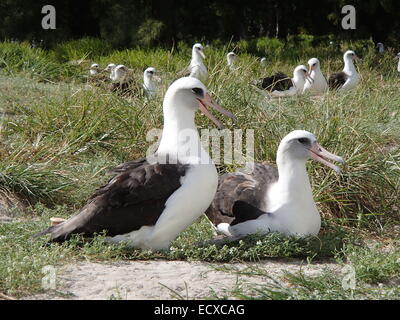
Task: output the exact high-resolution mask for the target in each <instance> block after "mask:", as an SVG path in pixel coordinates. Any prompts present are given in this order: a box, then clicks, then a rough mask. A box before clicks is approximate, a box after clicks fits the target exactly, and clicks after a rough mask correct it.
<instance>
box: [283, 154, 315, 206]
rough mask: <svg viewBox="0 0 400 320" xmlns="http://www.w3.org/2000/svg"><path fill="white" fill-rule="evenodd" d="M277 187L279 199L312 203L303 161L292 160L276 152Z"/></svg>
mask: <svg viewBox="0 0 400 320" xmlns="http://www.w3.org/2000/svg"><path fill="white" fill-rule="evenodd" d="M277 166H278V172H279V179H278V186H279V192H280V194H281V197H283V199H285V200H286V201H288V202H293V201H301V202H304V201H307V202H308V201H311V202H312V203H314V199H313V196H312V190H311V185H310V180H309V178H308V174H307V170H306V164H305V161H304V160H300V159H293V158H291V157H289V156H288V155H286V154H282V153H279V152H278V155H277Z"/></svg>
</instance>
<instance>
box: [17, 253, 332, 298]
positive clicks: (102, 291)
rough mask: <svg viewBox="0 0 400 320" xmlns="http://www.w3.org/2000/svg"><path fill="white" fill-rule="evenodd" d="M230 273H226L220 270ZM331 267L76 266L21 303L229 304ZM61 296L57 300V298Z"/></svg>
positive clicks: (179, 263)
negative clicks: (250, 291) (257, 271)
mask: <svg viewBox="0 0 400 320" xmlns="http://www.w3.org/2000/svg"><path fill="white" fill-rule="evenodd" d="M225 267H226V268H229V271H227V270H226V269H225V270H224V271H222V270H218V269H221V268H225ZM249 267H251V268H261V269H263V270H266V271H267V274H268V277H266V276H247V275H240V274H239V271H245V270H246V269H247V268H249ZM325 268H329V269H332V270H334V269H337V266H336V265H335V264H333V263H323V264H308V265H307V264H305V263H303V262H301V261H272V260H268V261H263V262H260V263H251V264H250V263H249V264H208V263H202V262H186V261H129V262H118V263H91V262H85V263H79V264H75V265H67V266H64V267H62V268H61V269H59V270H57V278H56V279H57V281H56V286H57V287H56V290H57V291H58V292H59V294H55V293H47V294H39V295H34V296H29V297H25V298H24V299H28V300H31V299H33V300H38V299H40V300H42V299H77V300H93V299H99V300H102V299H129V300H134V299H142V300H147V299H152V300H157V299H180V298H181V299H182V298H183V299H205V298H215V297H219V298H226V299H229V298H233V297H232V296H231V292H232V290H234V289H235V288H237V287H238V286H239V287H242V288H243V287H244V288H245V287H248V286H251V287H253V288H254V287H257V286H260V285H263V284H271V283H274V281H278V282H280V283H282V281H283V280H282V275H283V273H284V272H285V271H288V272H298V271H300V270H301V271H303V272H304V273H305V274H309V275H313V274H314V275H316V274H318V273H320V272H322V271H323V270H324V269H325ZM60 293H61V294H60Z"/></svg>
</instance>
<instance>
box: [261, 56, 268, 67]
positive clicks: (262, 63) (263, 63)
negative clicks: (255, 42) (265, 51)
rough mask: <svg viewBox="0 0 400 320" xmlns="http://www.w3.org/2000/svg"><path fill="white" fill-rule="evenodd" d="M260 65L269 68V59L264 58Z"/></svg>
mask: <svg viewBox="0 0 400 320" xmlns="http://www.w3.org/2000/svg"><path fill="white" fill-rule="evenodd" d="M260 63H261V67H263V68H265V67H266V66H267V58H266V57H262V58H261V60H260Z"/></svg>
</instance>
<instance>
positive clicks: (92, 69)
mask: <svg viewBox="0 0 400 320" xmlns="http://www.w3.org/2000/svg"><path fill="white" fill-rule="evenodd" d="M99 69H100V66H99V65H98V64H97V63H93V64H92V65H91V66H90V68H89V71H90V74H96V73H98V72H99Z"/></svg>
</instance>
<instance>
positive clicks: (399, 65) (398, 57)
mask: <svg viewBox="0 0 400 320" xmlns="http://www.w3.org/2000/svg"><path fill="white" fill-rule="evenodd" d="M396 58H397V59H398V60H399V62H398V64H397V71H398V72H400V52H399V53H398V54H397V56H396Z"/></svg>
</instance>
